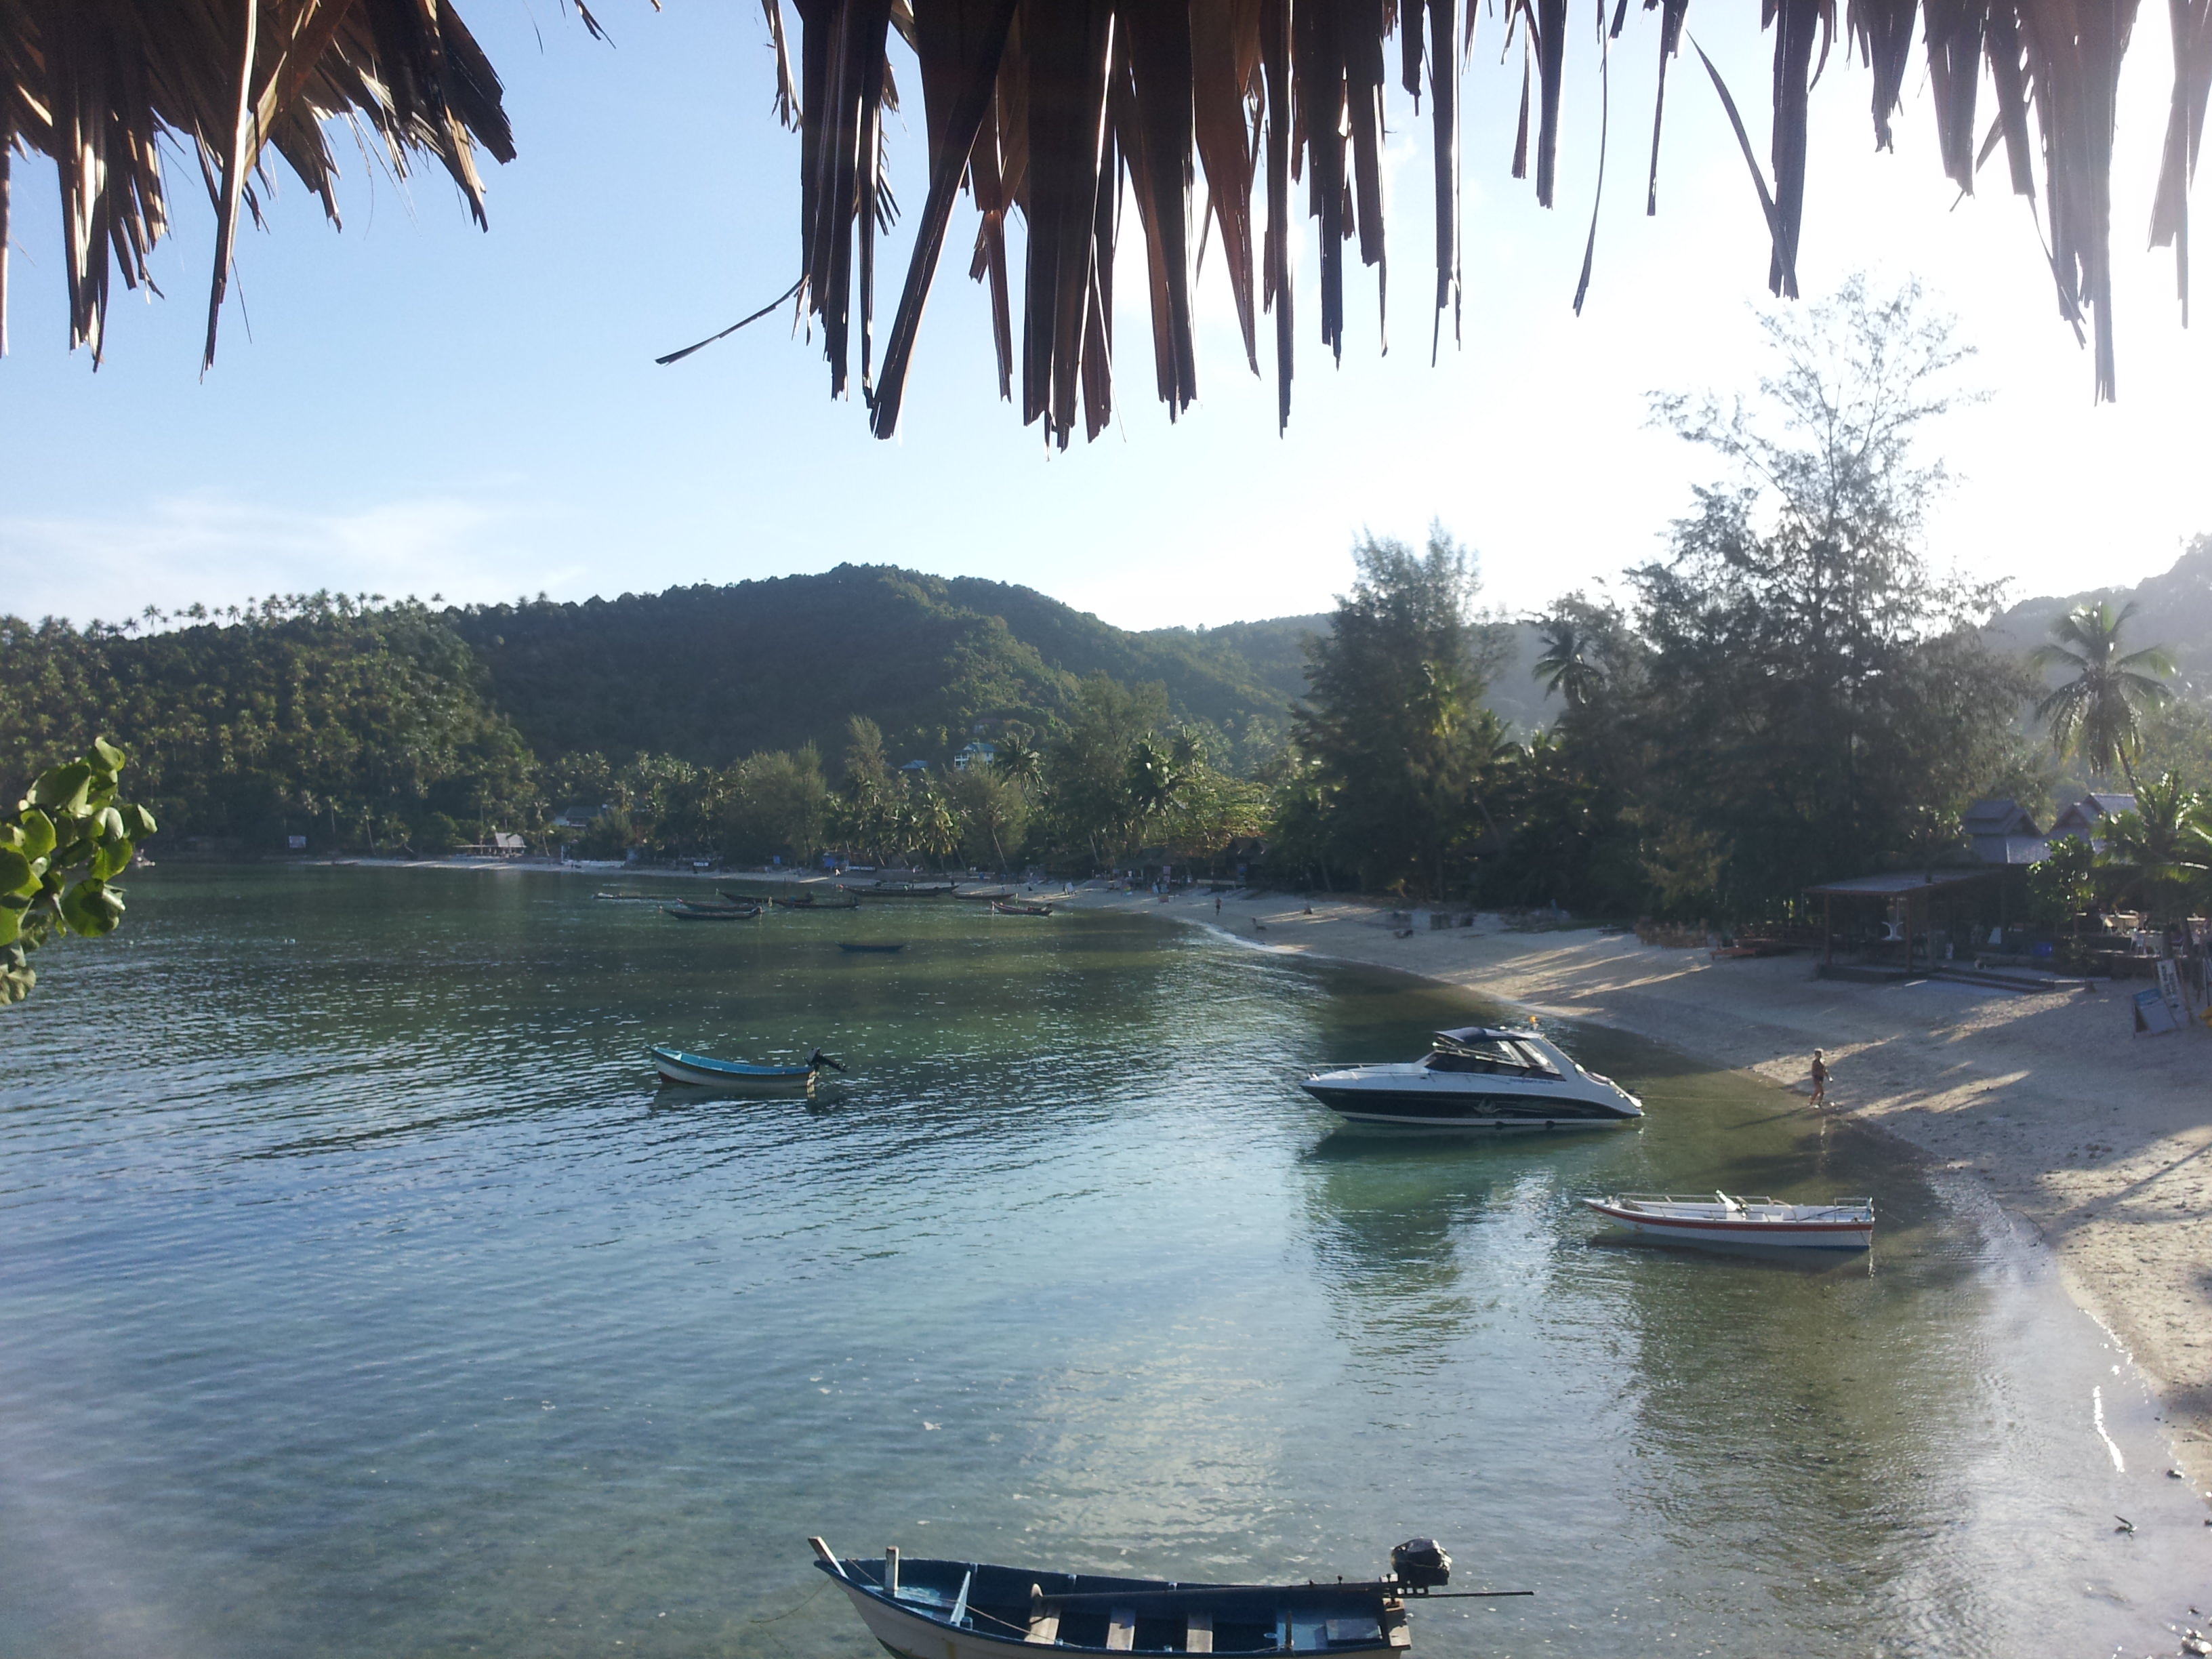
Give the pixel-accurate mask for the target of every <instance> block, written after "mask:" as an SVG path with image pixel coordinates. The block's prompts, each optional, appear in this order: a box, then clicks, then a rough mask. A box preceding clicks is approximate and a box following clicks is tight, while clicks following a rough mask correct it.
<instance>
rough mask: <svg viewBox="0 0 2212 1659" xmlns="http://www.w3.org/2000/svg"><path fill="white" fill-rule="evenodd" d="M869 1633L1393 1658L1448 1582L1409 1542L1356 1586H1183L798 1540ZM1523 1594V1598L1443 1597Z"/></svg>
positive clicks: (971, 1655) (999, 1643) (1112, 1648)
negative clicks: (1417, 1613)
mask: <svg viewBox="0 0 2212 1659" xmlns="http://www.w3.org/2000/svg"><path fill="white" fill-rule="evenodd" d="M807 1542H808V1543H810V1544H811V1545H812V1546H813V1547H814V1554H815V1565H817V1567H819V1568H820V1569H821V1570H822V1571H823V1572H825V1573H827V1574H828V1575H829V1577H831V1578H833V1579H835V1580H836V1583H837V1586H838V1588H839V1589H842V1590H843V1591H844V1592H845V1595H846V1596H847V1598H848V1600H849V1601H851V1602H852V1603H853V1607H854V1610H855V1611H856V1612H858V1613H860V1619H861V1621H862V1622H863V1623H864V1624H866V1626H867V1627H868V1633H869V1634H870V1635H872V1636H873V1637H874V1638H876V1640H877V1641H878V1642H879V1643H881V1644H883V1645H884V1648H885V1649H887V1650H889V1651H890V1652H891V1653H893V1654H895V1655H898V1656H901V1659H921V1656H925V1655H926V1656H927V1659H939V1655H942V1656H944V1659H984V1656H987V1655H989V1656H1007V1659H1011V1656H1013V1655H1016V1654H1034V1653H1036V1651H1037V1650H1040V1649H1042V1650H1046V1651H1048V1652H1060V1653H1223V1654H1228V1653H1253V1654H1257V1653H1270V1654H1285V1653H1328V1654H1334V1655H1338V1656H1345V1659H1385V1656H1388V1659H1400V1656H1402V1655H1405V1654H1407V1653H1409V1652H1410V1651H1411V1650H1412V1646H1413V1636H1412V1632H1410V1631H1409V1630H1408V1629H1407V1621H1406V1613H1407V1601H1409V1600H1410V1601H1419V1600H1420V1599H1422V1598H1425V1597H1426V1596H1429V1595H1435V1594H1437V1593H1438V1592H1439V1590H1440V1588H1441V1586H1443V1584H1445V1583H1448V1582H1449V1579H1450V1575H1451V1558H1450V1557H1449V1555H1446V1554H1445V1553H1443V1551H1442V1550H1440V1549H1438V1548H1437V1546H1436V1544H1435V1543H1434V1541H1431V1540H1429V1539H1425V1538H1418V1539H1414V1540H1413V1541H1411V1542H1409V1543H1407V1544H1401V1545H1400V1546H1399V1547H1397V1548H1396V1549H1395V1550H1393V1551H1392V1552H1391V1561H1392V1565H1393V1571H1392V1573H1391V1576H1389V1577H1385V1578H1378V1579H1372V1580H1368V1581H1365V1582H1357V1583H1346V1581H1344V1580H1341V1579H1339V1580H1337V1581H1336V1582H1334V1583H1313V1582H1308V1583H1303V1584H1216V1583H1182V1582H1179V1581H1177V1580H1173V1579H1164V1578H1120V1577H1109V1576H1107V1575H1104V1574H1101V1573H1084V1572H1048V1571H1040V1570H1038V1569H1036V1568H1032V1567H1002V1566H994V1565H991V1564H990V1563H988V1562H984V1561H943V1560H927V1559H902V1558H901V1556H900V1554H899V1553H898V1551H897V1550H896V1548H893V1549H889V1550H886V1551H885V1552H884V1553H883V1554H882V1555H880V1556H876V1557H871V1558H862V1559H854V1558H851V1557H848V1558H846V1559H842V1560H841V1559H839V1558H838V1557H837V1556H836V1555H835V1554H833V1553H831V1552H830V1548H829V1545H827V1544H826V1543H824V1542H823V1541H822V1540H821V1539H819V1538H810V1539H808V1540H807ZM1442 1593H1443V1595H1474V1596H1486V1595H1529V1594H1531V1592H1529V1591H1527V1590H1474V1591H1443V1592H1442Z"/></svg>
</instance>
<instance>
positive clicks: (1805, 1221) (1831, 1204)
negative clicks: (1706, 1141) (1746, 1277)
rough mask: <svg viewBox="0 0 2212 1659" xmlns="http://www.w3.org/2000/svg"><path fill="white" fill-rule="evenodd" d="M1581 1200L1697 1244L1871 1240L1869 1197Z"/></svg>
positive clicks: (1637, 1227) (1826, 1244)
mask: <svg viewBox="0 0 2212 1659" xmlns="http://www.w3.org/2000/svg"><path fill="white" fill-rule="evenodd" d="M1583 1203H1584V1204H1586V1205H1588V1206H1589V1207H1590V1208H1591V1209H1593V1210H1595V1211H1596V1212H1598V1213H1599V1214H1600V1215H1601V1216H1603V1217H1605V1218H1607V1220H1608V1221H1611V1222H1613V1223H1614V1224H1615V1225H1619V1226H1622V1227H1626V1228H1627V1229H1628V1230H1629V1231H1631V1232H1632V1233H1638V1234H1640V1235H1641V1236H1643V1237H1646V1238H1654V1239H1662V1240H1667V1241H1670V1242H1674V1243H1698V1244H1787V1245H1792V1246H1795V1247H1796V1248H1798V1249H1826V1250H1863V1249H1867V1248H1868V1247H1869V1245H1871V1244H1872V1243H1874V1200H1872V1199H1871V1198H1836V1199H1831V1200H1828V1202H1826V1204H1781V1203H1778V1202H1776V1201H1775V1200H1773V1199H1771V1198H1731V1197H1729V1194H1726V1193H1720V1192H1717V1193H1714V1194H1711V1196H1710V1197H1704V1198H1676V1197H1674V1196H1672V1195H1669V1194H1662V1193H1624V1194H1621V1195H1620V1196H1619V1197H1617V1198H1612V1197H1609V1198H1586V1199H1584V1200H1583Z"/></svg>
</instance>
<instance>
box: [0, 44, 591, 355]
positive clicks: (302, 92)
mask: <svg viewBox="0 0 2212 1659" xmlns="http://www.w3.org/2000/svg"><path fill="white" fill-rule="evenodd" d="M586 21H589V20H588V16H587V18H586ZM334 118H345V119H347V120H349V121H350V122H351V123H353V125H355V127H356V130H358V131H362V133H363V135H364V137H373V138H374V140H375V142H376V143H377V145H378V147H379V148H380V149H381V151H382V152H383V155H384V156H385V158H386V161H388V162H389V164H390V165H391V167H392V169H393V171H394V172H395V173H399V174H401V175H403V176H404V173H406V171H407V164H408V158H409V155H410V152H416V153H420V154H422V155H430V156H435V158H436V159H437V160H438V161H440V162H441V163H442V164H443V165H444V167H445V168H446V170H447V172H448V173H451V174H452V175H453V182H454V183H455V184H456V185H459V186H460V189H461V192H462V194H463V195H464V196H465V197H467V199H468V202H469V205H470V208H471V210H472V211H473V212H474V213H475V215H476V216H477V222H479V223H481V222H483V183H482V181H481V180H480V179H478V177H477V169H476V155H475V151H476V147H477V145H479V144H480V145H482V146H483V148H484V149H486V150H488V151H489V152H490V153H491V154H492V155H495V156H496V157H497V158H498V159H499V160H501V161H509V160H512V159H513V155H514V144H513V139H512V138H511V137H510V136H509V134H508V132H507V117H506V116H505V114H504V113H503V112H501V108H500V84H499V77H498V76H497V75H495V74H494V73H493V71H492V66H491V64H490V63H489V61H488V60H487V59H486V58H485V57H484V55H483V52H482V51H480V50H479V49H478V48H477V43H476V41H475V40H474V39H473V38H472V37H471V35H470V33H469V31H468V28H467V26H466V25H465V24H464V23H463V22H462V21H461V20H460V18H459V16H458V15H456V14H455V13H454V12H453V9H452V8H451V7H450V6H448V5H445V4H442V3H440V0H0V349H4V343H5V339H6V334H5V326H6V317H7V311H6V300H7V266H6V252H5V249H6V245H7V230H8V214H9V189H8V185H9V179H8V172H9V165H8V164H9V153H10V152H11V151H12V150H13V149H16V148H17V147H19V146H20V147H23V148H27V149H31V150H33V151H38V152H40V153H43V154H45V155H49V156H52V158H53V160H54V163H55V165H56V167H58V169H59V170H60V174H61V196H62V218H63V239H62V240H63V258H64V277H65V279H66V281H67V283H68V284H69V301H70V344H71V345H72V346H73V347H74V346H78V345H87V346H89V347H91V349H92V353H93V358H94V362H98V360H99V357H100V349H101V343H102V333H103V325H104V323H105V320H106V310H107V294H108V283H109V281H110V276H111V272H112V271H113V270H118V269H119V270H121V272H122V275H123V280H124V282H125V283H126V284H127V285H129V286H131V287H133V288H135V287H137V285H138V284H139V283H148V282H149V277H148V275H147V270H146V256H147V254H148V252H149V251H150V250H151V249H152V247H153V245H154V244H155V242H156V241H157V240H160V239H161V236H162V235H163V234H166V233H167V229H168V222H169V215H168V204H167V198H166V197H165V194H164V190H163V178H162V167H161V155H160V152H161V143H162V141H163V140H164V139H169V140H173V141H175V142H176V143H179V145H180V146H181V148H182V149H184V151H185V154H186V155H190V156H191V158H192V159H193V160H195V161H197V163H198V167H199V173H200V177H201V179H202V181H203V182H204V185H206V188H207V191H208V196H209V198H210V201H211V202H212V203H213V204H214V205H215V210H216V258H215V270H214V275H213V276H212V279H211V281H210V294H209V298H208V332H207V349H206V354H205V358H204V363H203V367H204V366H205V363H209V362H213V361H214V359H215V342H216V320H217V319H218V318H219V317H220V316H221V314H222V299H223V292H224V289H225V287H226V285H227V280H228V273H229V269H230V257H231V250H232V246H233V244H234V240H235V239H236V234H237V228H238V216H239V213H240V210H241V209H242V210H244V211H246V212H247V213H251V214H252V215H253V216H255V218H256V219H257V220H258V218H259V216H260V206H259V203H258V197H257V194H256V191H255V188H254V179H255V177H256V174H257V170H258V168H259V167H261V165H262V163H263V161H264V155H265V152H266V151H268V150H270V149H274V150H275V151H276V153H277V154H278V155H281V156H283V158H284V161H285V163H286V165H288V166H289V167H290V168H291V169H292V171H293V172H294V173H296V174H298V175H299V177H300V179H301V181H302V182H303V183H305V184H306V185H307V188H308V189H309V190H311V191H313V192H314V193H315V195H316V196H317V197H319V198H320V200H321V202H322V204H323V210H324V211H325V213H327V214H328V215H329V216H330V217H331V221H332V222H337V217H338V209H337V197H336V195H335V193H334V192H333V191H332V188H331V185H332V181H333V179H334V178H335V176H336V173H337V166H336V163H335V161H333V158H332V157H331V152H330V147H329V144H328V143H327V135H326V132H325V123H327V122H330V121H331V120H332V119H334Z"/></svg>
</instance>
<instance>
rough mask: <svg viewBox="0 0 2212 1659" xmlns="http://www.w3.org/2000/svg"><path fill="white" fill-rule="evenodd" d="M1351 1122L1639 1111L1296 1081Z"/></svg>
mask: <svg viewBox="0 0 2212 1659" xmlns="http://www.w3.org/2000/svg"><path fill="white" fill-rule="evenodd" d="M1298 1086H1299V1087H1300V1088H1302V1089H1304V1091H1306V1092H1307V1093H1308V1094H1310V1095H1311V1096H1312V1097H1314V1098H1315V1099H1316V1100H1317V1101H1319V1102H1321V1103H1322V1105H1324V1106H1326V1107H1328V1109H1329V1110H1331V1111H1333V1112H1334V1113H1335V1114H1336V1115H1338V1116H1339V1117H1341V1118H1344V1119H1345V1120H1346V1121H1349V1122H1352V1123H1384V1124H1391V1125H1395V1126H1396V1127H1401V1128H1408V1129H1480V1130H1498V1131H1501V1132H1502V1131H1505V1130H1510V1129H1619V1128H1625V1127H1627V1126H1628V1125H1630V1124H1632V1123H1636V1122H1638V1121H1641V1120H1642V1117H1643V1114H1642V1113H1641V1112H1592V1111H1589V1110H1586V1109H1583V1103H1581V1102H1579V1101H1556V1100H1554V1101H1547V1100H1543V1099H1541V1098H1540V1099H1531V1098H1529V1097H1526V1096H1491V1095H1474V1096H1469V1095H1467V1094H1463V1093H1455V1094H1452V1095H1445V1096H1439V1095H1437V1094H1431V1093H1423V1092H1420V1091H1414V1090H1410V1089H1403V1090H1401V1089H1389V1088H1332V1087H1330V1086H1328V1085H1327V1084H1326V1082H1325V1081H1324V1080H1323V1079H1321V1078H1311V1079H1307V1081H1305V1082H1304V1083H1302V1084H1300V1085H1298Z"/></svg>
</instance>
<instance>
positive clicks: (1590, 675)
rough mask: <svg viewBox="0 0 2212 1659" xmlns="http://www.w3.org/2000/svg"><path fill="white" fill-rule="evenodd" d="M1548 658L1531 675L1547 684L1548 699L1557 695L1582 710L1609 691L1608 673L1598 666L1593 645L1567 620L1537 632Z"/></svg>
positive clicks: (1555, 620) (1559, 619) (1543, 657)
mask: <svg viewBox="0 0 2212 1659" xmlns="http://www.w3.org/2000/svg"><path fill="white" fill-rule="evenodd" d="M1537 637H1538V638H1539V639H1541V640H1542V641H1544V654H1543V655H1541V657H1539V658H1537V659H1536V665H1535V667H1534V669H1532V670H1531V671H1530V672H1531V673H1532V674H1533V675H1534V678H1537V679H1539V680H1541V681H1542V682H1543V684H1544V691H1545V695H1546V696H1549V695H1550V694H1551V693H1553V692H1554V691H1556V692H1558V693H1559V696H1561V697H1563V698H1565V700H1566V703H1567V706H1568V707H1569V708H1582V707H1583V706H1584V705H1585V704H1587V703H1589V702H1590V701H1591V700H1592V699H1594V698H1595V697H1596V696H1598V695H1599V694H1600V693H1601V692H1602V691H1603V690H1605V670H1604V669H1603V668H1602V667H1601V666H1600V665H1598V662H1597V659H1596V653H1595V652H1594V651H1593V650H1592V649H1591V644H1590V641H1589V639H1588V637H1587V636H1585V635H1583V632H1582V630H1581V629H1578V628H1577V627H1576V626H1575V625H1574V623H1571V622H1569V621H1568V620H1567V619H1566V618H1565V617H1554V618H1553V619H1552V620H1551V621H1550V622H1547V623H1545V624H1544V625H1543V627H1542V628H1541V629H1539V630H1538V632H1537Z"/></svg>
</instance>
